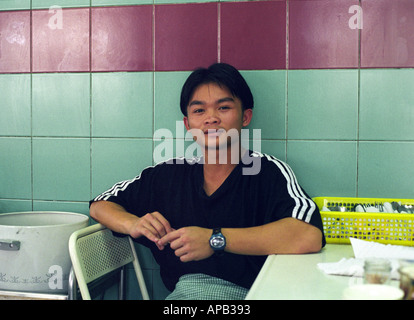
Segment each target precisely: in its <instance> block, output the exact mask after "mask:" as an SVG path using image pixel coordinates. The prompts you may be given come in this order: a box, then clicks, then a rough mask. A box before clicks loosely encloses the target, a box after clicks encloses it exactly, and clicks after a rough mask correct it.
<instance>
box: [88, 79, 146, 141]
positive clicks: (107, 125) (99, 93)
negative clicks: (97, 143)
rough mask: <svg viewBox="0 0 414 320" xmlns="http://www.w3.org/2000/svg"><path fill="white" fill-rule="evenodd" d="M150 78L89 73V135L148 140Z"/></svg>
mask: <svg viewBox="0 0 414 320" xmlns="http://www.w3.org/2000/svg"><path fill="white" fill-rule="evenodd" d="M152 106H153V75H152V74H151V73H147V72H138V73H135V72H128V73H94V74H92V106H91V107H92V120H91V121H92V122H91V126H92V136H94V137H135V138H150V137H152V131H153V125H152V123H153V121H152V117H153V115H152V112H153V111H152V108H153V107H152Z"/></svg>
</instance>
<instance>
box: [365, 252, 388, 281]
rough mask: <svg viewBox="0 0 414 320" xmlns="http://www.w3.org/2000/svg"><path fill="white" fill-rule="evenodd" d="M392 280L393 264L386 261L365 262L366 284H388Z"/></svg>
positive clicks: (374, 259)
mask: <svg viewBox="0 0 414 320" xmlns="http://www.w3.org/2000/svg"><path fill="white" fill-rule="evenodd" d="M390 280H391V262H390V261H388V260H386V259H379V258H372V259H367V260H365V264H364V283H372V284H388V283H389V282H390Z"/></svg>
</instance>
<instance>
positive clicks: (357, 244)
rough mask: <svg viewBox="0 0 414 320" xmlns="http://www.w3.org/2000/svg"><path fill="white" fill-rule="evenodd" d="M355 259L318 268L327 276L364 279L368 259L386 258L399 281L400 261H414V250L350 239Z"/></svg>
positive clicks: (319, 264) (392, 274) (322, 264)
mask: <svg viewBox="0 0 414 320" xmlns="http://www.w3.org/2000/svg"><path fill="white" fill-rule="evenodd" d="M350 240H351V245H352V249H353V250H354V255H355V258H342V259H341V260H340V261H338V262H324V263H318V268H319V269H321V270H322V271H323V272H325V273H327V274H334V275H342V276H353V277H362V276H363V274H364V263H365V259H367V258H384V259H388V260H390V262H391V278H392V279H399V273H398V268H399V266H400V260H414V248H412V247H405V246H396V245H390V244H381V243H377V242H371V241H364V240H360V239H355V238H350Z"/></svg>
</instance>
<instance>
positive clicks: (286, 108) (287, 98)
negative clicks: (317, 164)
mask: <svg viewBox="0 0 414 320" xmlns="http://www.w3.org/2000/svg"><path fill="white" fill-rule="evenodd" d="M285 26H286V51H285V54H286V57H285V60H286V65H285V68H286V76H285V81H286V87H285V161H286V163H287V161H288V137H289V136H288V135H289V132H288V124H289V122H288V110H289V103H288V101H289V0H286V23H285Z"/></svg>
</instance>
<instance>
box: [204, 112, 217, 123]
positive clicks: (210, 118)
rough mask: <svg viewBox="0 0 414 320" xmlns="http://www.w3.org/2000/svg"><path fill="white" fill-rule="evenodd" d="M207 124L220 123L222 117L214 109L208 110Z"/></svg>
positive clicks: (205, 120) (205, 121)
mask: <svg viewBox="0 0 414 320" xmlns="http://www.w3.org/2000/svg"><path fill="white" fill-rule="evenodd" d="M204 123H205V124H209V125H211V124H218V123H220V118H219V117H218V115H217V113H216V112H215V111H214V110H209V111H207V112H206V117H205V119H204Z"/></svg>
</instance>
